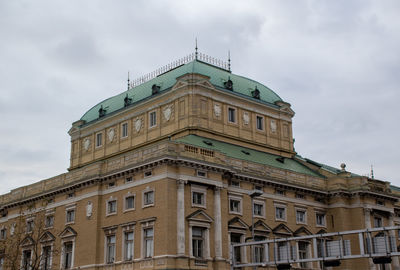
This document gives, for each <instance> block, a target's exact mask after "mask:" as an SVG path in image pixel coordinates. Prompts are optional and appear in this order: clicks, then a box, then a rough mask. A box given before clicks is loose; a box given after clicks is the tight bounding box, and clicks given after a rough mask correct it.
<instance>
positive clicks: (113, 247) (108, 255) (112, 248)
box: [104, 234, 117, 264]
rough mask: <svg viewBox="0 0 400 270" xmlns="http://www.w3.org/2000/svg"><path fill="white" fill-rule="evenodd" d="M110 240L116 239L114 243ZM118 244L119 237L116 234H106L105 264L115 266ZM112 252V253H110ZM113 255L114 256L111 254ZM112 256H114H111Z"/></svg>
mask: <svg viewBox="0 0 400 270" xmlns="http://www.w3.org/2000/svg"><path fill="white" fill-rule="evenodd" d="M110 239H114V242H111V241H109V240H110ZM116 244H117V236H116V235H115V234H106V235H105V245H104V247H105V253H104V263H106V264H113V263H115V257H116ZM110 251H111V252H110ZM111 253H112V254H111ZM111 255H112V256H111Z"/></svg>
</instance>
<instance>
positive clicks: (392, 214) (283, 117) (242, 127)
mask: <svg viewBox="0 0 400 270" xmlns="http://www.w3.org/2000/svg"><path fill="white" fill-rule="evenodd" d="M207 65H208V64H207ZM209 68H210V69H215V68H216V67H213V66H210V67H209ZM174 79H176V80H175V82H174V84H173V87H171V88H170V89H167V90H165V91H160V92H159V93H157V94H154V95H152V96H150V97H147V98H145V99H142V100H141V101H140V102H137V103H135V104H133V105H132V106H125V107H122V108H121V109H120V110H116V111H114V112H112V113H110V114H107V113H106V115H105V116H102V117H98V119H96V120H95V121H89V122H85V120H79V121H76V122H74V123H73V126H72V128H71V130H70V131H69V134H70V135H71V162H70V168H69V171H68V172H67V173H64V174H61V175H58V176H55V177H53V178H50V179H46V180H43V181H40V182H38V183H35V184H32V185H29V186H24V187H20V188H18V189H15V190H12V191H11V192H10V193H8V194H4V195H2V196H0V211H1V215H2V216H1V217H0V229H1V230H2V232H1V233H3V232H4V235H3V234H1V235H0V237H2V239H1V240H0V241H3V242H4V241H6V239H8V240H10V239H12V238H15V237H16V233H15V231H14V232H13V230H15V229H14V228H15V226H18V225H20V226H21V227H22V226H23V227H24V228H25V226H26V225H27V223H26V222H28V221H30V218H31V217H34V224H35V225H33V226H39V224H41V225H40V226H44V229H43V233H45V232H49V233H50V234H48V239H47V238H46V239H47V240H46V241H41V242H40V249H41V250H43V247H45V246H52V247H54V248H55V247H58V250H59V252H57V253H56V252H54V253H52V254H51V264H50V265H49V266H48V269H50V268H53V269H66V268H71V269H107V270H108V269H116V270H125V269H229V268H230V259H231V254H230V252H231V249H230V244H231V242H245V241H249V240H251V227H252V224H253V221H252V208H253V211H254V214H255V219H254V224H255V225H254V229H255V234H256V237H258V239H269V238H274V237H277V238H279V237H287V236H300V235H306V234H316V233H322V232H335V231H346V230H355V229H362V228H371V227H374V226H378V225H380V226H392V225H397V224H400V218H399V216H398V213H399V212H400V205H399V204H398V198H399V196H400V192H398V191H397V189H396V188H395V187H393V186H390V183H389V182H386V181H380V180H376V179H371V178H368V177H365V176H359V175H355V174H352V173H350V172H347V171H345V170H344V168H343V169H342V170H340V169H339V170H338V169H334V168H331V167H328V166H325V165H323V164H319V163H316V162H313V161H310V160H308V159H304V158H302V157H300V156H298V155H297V154H296V152H295V151H294V148H293V135H292V117H293V116H294V112H293V111H292V110H291V108H290V105H289V104H288V103H286V102H283V101H277V102H275V103H274V104H270V103H267V102H262V100H260V99H257V98H252V97H249V96H245V95H239V94H237V93H235V86H234V88H233V91H227V90H226V89H221V88H220V87H216V86H215V84H213V83H212V82H211V81H212V80H211V79H212V78H210V76H209V75H207V74H202V73H187V74H183V75H182V76H179V77H177V78H174ZM133 90H135V89H133ZM263 94H268V93H264V92H261V95H263ZM269 159H270V160H269ZM254 190H259V191H261V192H262V195H260V196H258V197H256V198H254V205H252V199H251V197H250V194H251V193H252V192H253V191H254ZM397 209H399V210H397ZM38 213H42V215H38ZM49 216H50V218H48V217H49ZM51 217H52V218H51ZM39 218H42V219H44V220H45V221H44V222H42V223H41V222H39V221H38V219H39ZM49 219H52V220H53V221H52V222H51V221H49ZM21 222H22V223H21ZM46 222H49V224H45V223H46ZM29 226H30V225H29ZM31 234H32V233H29V232H25V231H24V232H23V236H24V237H23V238H26V237H29V236H30V235H31ZM396 237H398V235H396ZM32 238H33V237H32ZM33 240H35V239H33ZM26 241H27V240H26ZM37 241H39V239H37ZM29 247H30V244H29V243H28V242H26V244H25V245H24V247H23V248H21V252H20V253H19V254H20V258H19V259H18V260H19V261H21V264H23V261H24V258H23V257H24V253H23V250H28V249H29ZM311 250H312V247H311V244H310V243H308V244H307V246H306V247H305V254H306V255H305V256H307V254H310V253H311V252H312V251H311ZM41 252H42V251H41ZM297 252H300V251H299V249H298V250H297ZM3 253H4V250H3ZM25 255H26V254H25ZM0 256H3V255H1V253H0ZM31 256H32V255H31ZM235 256H237V259H238V260H241V261H243V262H245V261H249V256H250V255H249V253H248V252H247V251H246V250H240V251H239V252H236V254H235ZM3 257H4V256H3ZM3 263H4V259H3ZM49 263H50V261H49ZM397 266H398V260H393V262H392V266H391V267H392V269H398V268H396V267H397ZM292 267H293V268H294V269H295V268H298V269H321V268H320V265H319V264H318V263H308V264H307V265H305V266H304V265H300V264H294V265H292ZM373 267H375V265H370V262H369V261H368V259H359V260H353V261H352V260H348V261H343V262H342V265H341V266H340V267H339V268H338V269H375V268H373ZM388 267H389V266H388ZM3 268H7V267H6V265H3ZM269 269H273V268H269ZM376 269H378V268H376Z"/></svg>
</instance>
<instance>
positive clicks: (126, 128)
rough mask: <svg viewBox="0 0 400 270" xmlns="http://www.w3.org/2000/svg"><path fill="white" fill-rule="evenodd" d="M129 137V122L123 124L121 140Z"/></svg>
mask: <svg viewBox="0 0 400 270" xmlns="http://www.w3.org/2000/svg"><path fill="white" fill-rule="evenodd" d="M128 136H129V126H128V122H124V123H122V124H121V139H125V138H128Z"/></svg>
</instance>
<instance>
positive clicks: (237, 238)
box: [231, 233, 242, 262]
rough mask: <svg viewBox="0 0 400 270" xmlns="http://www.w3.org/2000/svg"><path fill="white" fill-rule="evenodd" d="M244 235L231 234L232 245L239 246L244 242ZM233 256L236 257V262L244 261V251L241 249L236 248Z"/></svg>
mask: <svg viewBox="0 0 400 270" xmlns="http://www.w3.org/2000/svg"><path fill="white" fill-rule="evenodd" d="M241 240H242V234H239V233H231V244H239V243H241V242H242V241H241ZM233 254H234V256H235V262H241V261H242V249H241V247H235V249H234V250H233Z"/></svg>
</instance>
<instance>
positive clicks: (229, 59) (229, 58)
mask: <svg viewBox="0 0 400 270" xmlns="http://www.w3.org/2000/svg"><path fill="white" fill-rule="evenodd" d="M228 70H229V71H231V51H230V50H229V51H228Z"/></svg>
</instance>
